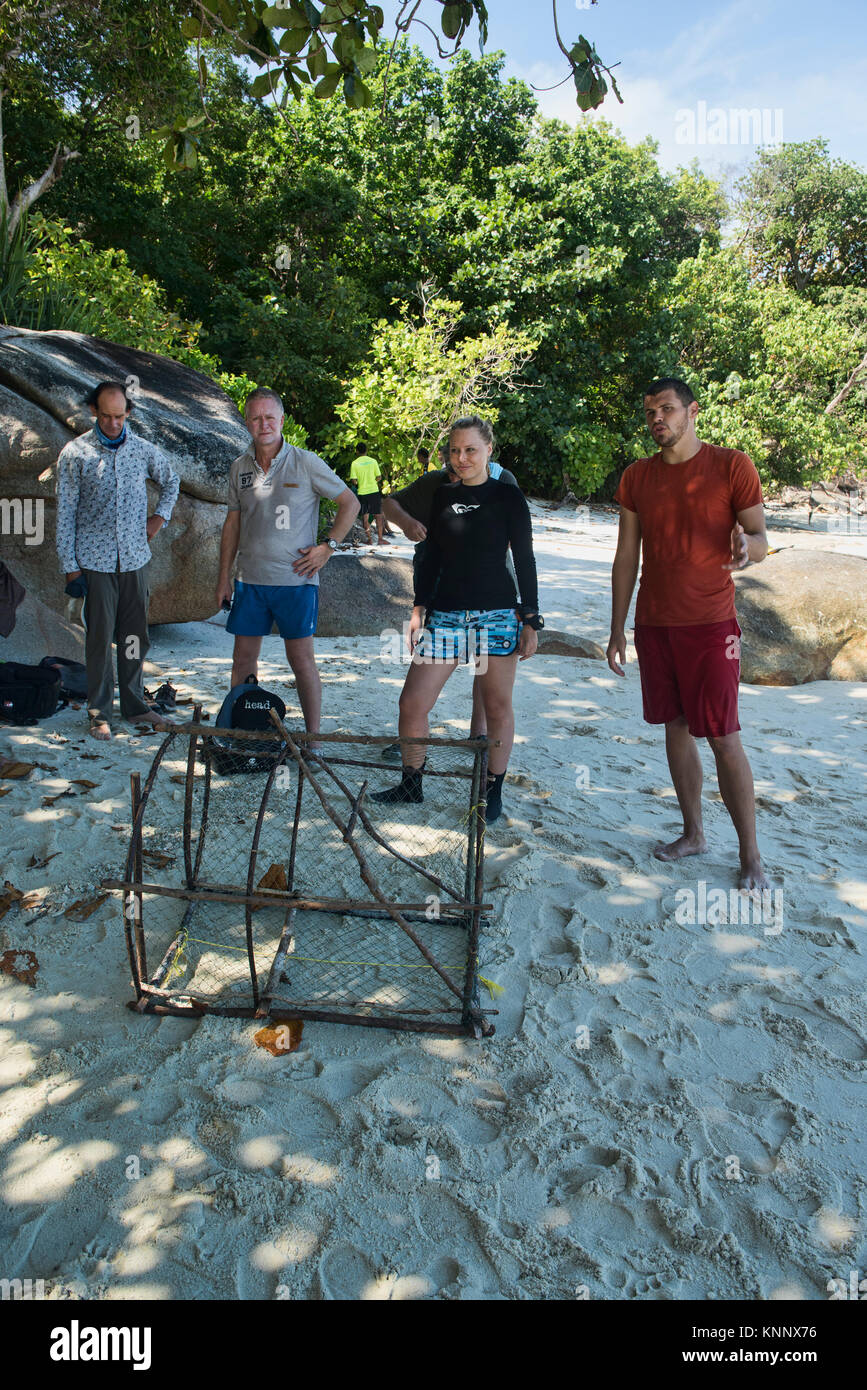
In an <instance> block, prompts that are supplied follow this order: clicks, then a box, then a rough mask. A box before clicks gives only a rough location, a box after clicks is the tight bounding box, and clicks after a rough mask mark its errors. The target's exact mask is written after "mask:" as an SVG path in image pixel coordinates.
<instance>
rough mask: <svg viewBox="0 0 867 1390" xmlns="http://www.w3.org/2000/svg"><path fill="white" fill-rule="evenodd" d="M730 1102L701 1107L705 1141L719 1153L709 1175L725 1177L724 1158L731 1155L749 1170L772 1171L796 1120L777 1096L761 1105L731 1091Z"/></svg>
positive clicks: (726, 1170)
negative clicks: (718, 1106)
mask: <svg viewBox="0 0 867 1390" xmlns="http://www.w3.org/2000/svg"><path fill="white" fill-rule="evenodd" d="M729 1105H730V1106H731V1107H732V1108H731V1109H726V1110H724V1109H719V1108H717V1107H710V1106H708V1107H705V1108H704V1109H703V1110H702V1119H703V1122H704V1127H705V1133H706V1134H707V1137H708V1142H709V1143H710V1145H711V1147H712V1148H713V1149H714V1150H715V1152H716V1154H717V1155H718V1160H717V1166H716V1169H714V1166H713V1165H710V1167H709V1169H708V1175H709V1176H713V1177H716V1178H717V1179H719V1180H720V1181H724V1180H727V1179H728V1177H729V1173H728V1167H729V1164H728V1163H727V1160H729V1159H730V1158H731V1157H734V1158H736V1159H737V1160H738V1161H739V1164H740V1166H741V1168H743V1169H744V1170H745V1171H746V1172H748V1173H754V1174H755V1173H758V1174H765V1173H772V1172H773V1171H774V1169H775V1168H776V1166H777V1157H778V1155H779V1152H780V1149H781V1148H782V1146H783V1143H784V1141H785V1139H786V1136H787V1135H788V1133H789V1131H790V1130H791V1129H792V1127H793V1126H794V1124H795V1123H796V1121H795V1117H794V1115H793V1114H792V1113H791V1112H790V1111H789V1110H787V1109H785V1107H784V1106H782V1105H781V1104H780V1102H779V1100H777V1099H769V1101H768V1102H766V1103H764V1104H763V1103H761V1102H758V1103H757V1102H756V1101H754V1100H746V1099H743V1098H742V1097H739V1096H738V1095H737V1093H734V1094H733V1099H731V1100H730V1101H729ZM735 1107H736V1108H735Z"/></svg>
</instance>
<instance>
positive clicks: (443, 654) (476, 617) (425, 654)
mask: <svg viewBox="0 0 867 1390" xmlns="http://www.w3.org/2000/svg"><path fill="white" fill-rule="evenodd" d="M520 635H521V623H520V620H519V618H518V615H517V613H516V612H515V610H514V608H488V609H480V608H473V609H464V608H460V609H457V610H455V611H449V612H444V611H443V610H442V609H440V608H434V609H432V610H431V612H430V613H429V614H428V617H427V622H426V624H425V626H424V628H423V629H422V632H421V636H420V637H419V640H418V645H417V646H416V653H417V655H418V656H419V657H420V658H421V659H422V660H427V661H458V662H465V661H473V660H475V659H476V658H479V659H483V658H485V657H488V656H512V655H513V653H514V652H515V651H517V648H518V638H519V637H520Z"/></svg>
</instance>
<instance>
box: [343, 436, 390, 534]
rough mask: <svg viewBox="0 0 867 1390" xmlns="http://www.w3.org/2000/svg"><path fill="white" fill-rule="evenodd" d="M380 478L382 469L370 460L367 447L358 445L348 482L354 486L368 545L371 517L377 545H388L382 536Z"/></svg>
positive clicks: (373, 460)
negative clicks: (374, 523)
mask: <svg viewBox="0 0 867 1390" xmlns="http://www.w3.org/2000/svg"><path fill="white" fill-rule="evenodd" d="M381 477H382V469H381V468H380V466H379V464H378V463H377V461H376V459H374V458H371V457H370V455H369V454H368V452H367V445H366V444H359V445H358V455H357V457H356V458H355V459H353V461H352V465H351V467H350V469H349V482H350V486H352V484H353V483H354V484H355V491H356V492H357V493H358V500H359V502H360V504H361V524H362V526H363V527H364V534H365V536H366V537H367V544H368V545H372V544H373V540H372V537H371V534H370V518H371V517H373V518H374V519H375V521H376V531H377V536H378V538H379V544H380V545H388V544H389V542H388V541H387V540H386V539H385V536H384V535H383V517H382V493H381V492H380V490H379V481H378V480H379V478H381Z"/></svg>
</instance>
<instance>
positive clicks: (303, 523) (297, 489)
mask: <svg viewBox="0 0 867 1390" xmlns="http://www.w3.org/2000/svg"><path fill="white" fill-rule="evenodd" d="M345 487H346V484H345V483H344V482H343V480H342V478H338V476H337V474H336V473H335V472H334V470H333V469H332V468H329V467H328V464H327V463H325V461H324V460H323V459H321V458H320V457H319V455H318V454H312V453H310V451H309V450H308V449H298V448H296V447H295V445H294V444H289V443H286V442H285V441H284V443H283V446H282V448H281V449H280V452H279V453H278V454H277V456H276V458H274V459H272V461H271V467H270V468H269V469H268V471H267V473H266V472H264V471H263V470H262V469H261V468H260V467H259V465H258V463H257V462H256V450H255V447H254V445H253V443H252V442H251V443H250V446H249V448H247V449H245V451H244V453H243V454H241V455H240V457H239V458H236V459H235V461H234V463H233V464H232V466H231V468H230V469H229V506H228V510H229V511H230V512H240V513H241V533H240V539H239V543H238V568H237V574H238V578H239V579H240V580H242V581H243V582H244V583H246V584H318V583H319V575H318V574H314V575H312V576H307V577H305V576H304V575H301V574H296V573H295V571H294V570H293V568H292V564H293V562H294V561H295V560H297V559H298V558H299V556H300V554H301V550H302V547H304V546H308V545H315V544H316V533H317V531H318V530H319V499H320V497H330V498H331V499H332V500H333V499H335V498H337V497H339V496H340V494H341V493H342V492H343V491H344V489H345Z"/></svg>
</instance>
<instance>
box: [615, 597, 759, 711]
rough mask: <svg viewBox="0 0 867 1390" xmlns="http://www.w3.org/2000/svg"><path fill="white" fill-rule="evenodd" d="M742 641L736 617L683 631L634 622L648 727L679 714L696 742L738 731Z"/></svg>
mask: <svg viewBox="0 0 867 1390" xmlns="http://www.w3.org/2000/svg"><path fill="white" fill-rule="evenodd" d="M740 639H741V630H740V628H739V627H738V620H737V618H727V619H726V620H725V622H722V623H688V624H686V625H684V626H682V627H651V626H650V625H649V624H647V623H641V624H636V627H635V650H636V652H637V653H638V669H639V671H640V673H641V696H642V699H643V701H644V718H645V720H646V721H647V723H648V724H668V723H670V722H671V721H672V720H673V719H678V718H680V716H681V715H683V716H684V717H685V718H686V722H687V724H688V725H689V732H690V733H691V734H692V735H693V736H694V737H695V738H708V737H710V738H722V736H723V735H724V734H734V733H737V731H738V730H739V729H740V727H741V726H740V724H739V723H738V681H739V680H740V674H741V662H740V655H741V641H740Z"/></svg>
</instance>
